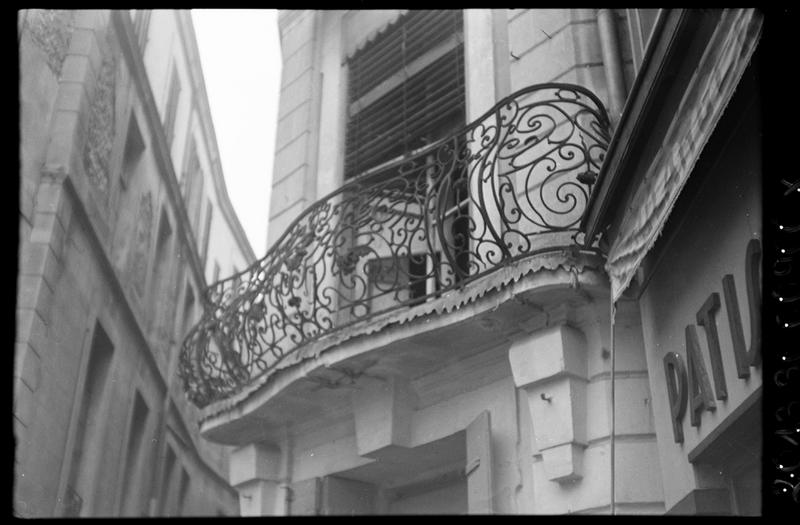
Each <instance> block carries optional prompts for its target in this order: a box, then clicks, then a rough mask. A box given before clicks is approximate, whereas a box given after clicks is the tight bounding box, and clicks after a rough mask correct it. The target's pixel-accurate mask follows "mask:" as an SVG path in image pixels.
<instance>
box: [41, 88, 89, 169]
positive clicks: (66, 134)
mask: <svg viewBox="0 0 800 525" xmlns="http://www.w3.org/2000/svg"><path fill="white" fill-rule="evenodd" d="M76 85H78V84H76ZM81 89H82V87H81ZM85 114H86V112H85V111H80V112H76V111H56V112H55V113H54V114H53V125H52V132H51V134H50V144H49V146H48V148H47V155H46V157H45V167H46V168H50V169H57V170H61V171H64V172H68V171H69V170H70V169H71V167H72V163H73V162H74V161H75V160H74V159H73V158H72V157H73V154H74V153H75V152H76V151H77V144H78V143H79V142H81V141H82V140H83V137H84V135H85V129H86V127H85V125H84V124H85V122H84V121H85V117H84V115H85Z"/></svg>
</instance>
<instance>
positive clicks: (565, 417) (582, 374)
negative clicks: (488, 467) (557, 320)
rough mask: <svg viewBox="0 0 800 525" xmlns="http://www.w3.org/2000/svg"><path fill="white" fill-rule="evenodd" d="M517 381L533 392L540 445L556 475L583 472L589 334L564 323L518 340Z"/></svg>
mask: <svg viewBox="0 0 800 525" xmlns="http://www.w3.org/2000/svg"><path fill="white" fill-rule="evenodd" d="M508 357H509V361H510V362H511V372H512V374H513V377H514V384H515V385H516V386H517V387H518V388H522V389H524V390H525V392H527V394H528V408H529V410H530V414H531V420H532V421H533V435H534V439H535V447H534V448H535V449H538V450H540V451H541V453H542V459H543V462H544V469H545V472H546V473H547V477H548V478H549V479H550V480H551V481H557V482H559V483H565V482H572V481H576V480H578V479H580V478H581V477H583V465H582V464H583V451H584V449H585V448H586V445H587V441H586V384H587V382H588V378H587V363H586V339H585V337H584V335H583V333H582V332H581V331H580V330H577V329H575V328H572V327H570V326H568V325H566V324H560V325H557V326H552V327H549V328H545V329H543V330H540V331H538V332H536V333H534V334H533V335H530V336H527V337H524V338H522V339H520V340H517V341H515V342H514V343H513V344H512V345H511V348H510V350H509V354H508Z"/></svg>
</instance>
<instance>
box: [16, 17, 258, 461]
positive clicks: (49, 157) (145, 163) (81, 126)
mask: <svg viewBox="0 0 800 525" xmlns="http://www.w3.org/2000/svg"><path fill="white" fill-rule="evenodd" d="M18 35H19V36H18V42H19V57H20V66H21V67H20V75H21V77H20V106H21V114H20V129H21V142H20V258H21V261H22V263H23V264H25V265H27V261H29V260H30V257H32V255H31V254H36V253H39V251H37V250H39V249H40V248H41V246H39V244H41V243H45V244H47V243H49V245H50V246H49V248H48V249H49V250H50V252H48V253H53V254H55V255H54V257H56V258H57V259H58V258H63V255H62V252H65V250H67V249H68V248H65V247H67V246H70V247H72V246H74V245H75V244H77V243H78V240H77V239H78V238H77V237H76V236H70V235H69V234H68V233H67V232H70V231H72V230H70V228H72V229H75V228H80V229H81V232H82V235H83V234H85V235H87V236H88V238H90V239H93V241H92V244H91V245H90V246H91V247H92V251H91V253H92V254H93V255H96V256H97V258H98V260H99V261H101V263H102V264H101V266H100V267H101V268H104V271H103V272H101V273H98V274H97V275H95V276H93V277H91V278H89V276H88V275H86V272H83V273H81V272H80V271H78V270H77V269H76V270H75V271H76V272H77V274H78V275H79V280H80V283H81V284H80V289H81V291H82V293H86V294H89V293H91V290H92V289H93V288H92V280H91V279H96V280H97V281H98V282H100V281H103V282H105V281H108V282H110V283H113V284H114V288H113V289H115V290H117V291H118V292H119V295H118V296H116V298H117V299H118V302H119V304H120V305H122V306H121V307H122V309H123V310H124V311H127V312H129V313H130V317H126V318H125V319H133V323H134V325H135V326H136V327H137V330H138V331H139V332H138V333H140V334H141V335H142V337H143V338H144V340H145V341H146V347H145V348H146V350H147V352H148V353H149V354H150V355H148V356H146V358H145V359H144V362H147V363H148V364H149V365H152V368H153V370H151V372H153V377H157V378H158V381H157V382H158V383H159V384H160V385H162V386H165V385H166V386H165V388H166V389H167V390H169V396H168V397H170V398H171V402H172V403H175V405H176V406H177V407H178V412H179V413H180V414H181V417H185V418H186V419H187V421H188V423H187V426H188V428H193V427H194V424H195V422H196V418H197V415H196V411H195V409H194V407H193V406H191V405H189V404H187V403H186V400H185V396H184V395H183V393H182V392H180V390H179V389H171V388H170V386H169V385H171V384H172V383H174V377H175V370H176V366H177V365H176V363H177V354H178V352H177V348H178V346H179V343H180V341H181V340H182V339H183V336H184V334H185V333H186V331H187V330H188V328H189V327H190V326H191V325H192V324H193V323H194V322H196V321H197V320H198V319H199V318H200V315H201V312H202V310H203V307H202V302H203V301H202V293H203V290H204V289H205V287H206V285H207V283H209V282H211V281H212V280H215V279H217V278H218V277H219V275H220V274H223V273H232V272H235V271H237V269H240V268H243V267H246V266H247V265H248V264H250V263H252V262H253V261H254V259H255V256H254V254H253V251H252V248H251V247H250V245H249V242H248V240H247V238H246V237H245V234H244V231H243V229H242V227H241V225H240V224H239V221H238V219H237V217H236V214H235V212H234V210H233V207H232V205H231V203H230V200H229V198H228V195H227V192H226V189H225V181H224V177H223V172H222V168H221V164H220V160H219V152H218V150H217V145H216V138H215V134H214V127H213V123H212V120H211V113H210V109H209V103H208V100H207V95H206V92H205V86H204V84H203V72H202V68H201V65H200V57H199V53H198V49H197V44H196V39H195V35H194V30H193V26H192V20H191V15H190V13H189V12H188V11H173V10H153V11H149V10H148V11H140V10H137V11H132V12H131V11H108V10H76V11H71V10H42V9H26V10H21V11H20V12H19V15H18ZM52 214H55V216H56V217H57V220H56V222H55V223H53V224H50V223H49V222H48V223H46V224H50V225H51V226H53V233H52V234H49V235H50V236H49V237H47V236H45V237H42V235H41V231H40V229H41V224H43V223H41V221H43V220H44V221H51V222H52ZM75 217H77V218H76V219H73V218H75ZM69 249H71V248H69ZM59 260H61V259H59ZM65 264H66V263H65ZM21 270H23V271H22V272H21V273H31V272H32V271H33V268H32V267H27V266H26V267H25V268H21ZM32 278H33V277H30V278H29V277H25V276H23V277H20V279H21V281H20V282H21V283H22V284H23V285H25V283H27V282H28V281H30V280H31V279H32ZM87 279H89V280H87ZM23 288H24V286H23ZM26 291H27V288H26V289H22V288H21V289H20V294H24V293H26ZM23 299H25V300H26V301H27V300H28V299H30V298H25V297H23ZM22 302H25V301H22ZM40 350H44V349H40ZM190 435H191V433H190ZM195 437H196V436H195ZM196 445H198V446H199V449H200V454H201V456H203V459H204V460H206V461H207V462H208V463H209V464H211V465H213V466H214V468H215V469H217V471H224V470H225V469H226V459H225V451H224V450H222V448H221V447H216V446H215V445H213V444H210V443H199V444H198V443H196Z"/></svg>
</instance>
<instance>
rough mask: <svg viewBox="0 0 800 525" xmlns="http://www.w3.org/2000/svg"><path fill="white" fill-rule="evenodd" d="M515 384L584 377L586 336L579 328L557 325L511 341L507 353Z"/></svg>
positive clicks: (523, 384)
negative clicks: (567, 377) (565, 377)
mask: <svg viewBox="0 0 800 525" xmlns="http://www.w3.org/2000/svg"><path fill="white" fill-rule="evenodd" d="M508 357H509V361H510V363H511V372H512V375H513V377H514V384H515V385H516V386H518V387H525V386H528V385H533V384H536V383H541V382H544V381H549V380H552V379H554V378H556V377H560V376H566V375H572V376H576V377H583V378H585V377H586V374H587V365H586V363H587V359H586V338H585V337H584V335H583V333H582V332H581V331H580V330H577V329H575V328H572V327H570V326H567V325H558V326H554V327H551V328H546V329H544V330H540V331H539V332H536V333H535V334H533V335H531V336H528V337H523V338H521V339H519V340H517V341H515V342H513V343H512V345H511V348H510V349H509V352H508Z"/></svg>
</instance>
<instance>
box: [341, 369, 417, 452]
mask: <svg viewBox="0 0 800 525" xmlns="http://www.w3.org/2000/svg"><path fill="white" fill-rule="evenodd" d="M352 402H353V415H354V417H355V424H356V445H357V447H358V455H359V456H364V457H371V458H376V457H378V456H380V455H381V454H382V453H384V452H387V451H390V450H392V449H394V448H396V447H402V448H407V447H410V446H411V417H412V416H413V414H414V410H415V409H416V404H417V396H416V393H415V392H414V390H413V388H412V387H411V385H410V384H409V382H408V380H406V379H404V378H400V377H390V378H388V379H386V380H378V379H364V380H363V381H362V382H361V388H359V389H358V390H356V391H355V392H353V399H352Z"/></svg>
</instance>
